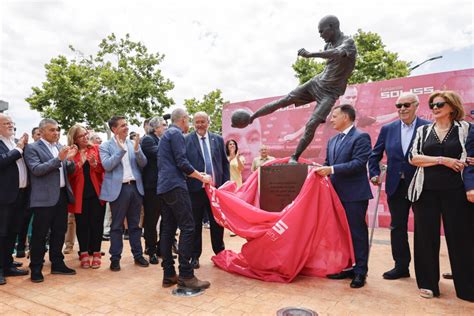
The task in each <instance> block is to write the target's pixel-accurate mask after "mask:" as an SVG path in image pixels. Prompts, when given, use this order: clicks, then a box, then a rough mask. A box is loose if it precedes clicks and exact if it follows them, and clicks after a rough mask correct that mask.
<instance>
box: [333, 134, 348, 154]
mask: <svg viewBox="0 0 474 316" xmlns="http://www.w3.org/2000/svg"><path fill="white" fill-rule="evenodd" d="M344 135H345V134H344V133H339V135H337V138H336V142H335V144H334V155H335V154H336V153H337V152H338V150H339V147H340V146H341V143H342V139H343V138H344Z"/></svg>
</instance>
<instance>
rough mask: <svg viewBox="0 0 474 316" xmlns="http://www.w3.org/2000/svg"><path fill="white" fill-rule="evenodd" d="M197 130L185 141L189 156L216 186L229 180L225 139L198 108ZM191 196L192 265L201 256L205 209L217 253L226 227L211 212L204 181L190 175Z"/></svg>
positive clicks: (220, 247) (212, 241)
mask: <svg viewBox="0 0 474 316" xmlns="http://www.w3.org/2000/svg"><path fill="white" fill-rule="evenodd" d="M193 123H194V130H195V131H194V132H192V133H190V134H188V135H187V136H186V138H185V141H186V157H188V160H189V162H190V163H191V165H192V166H193V167H194V169H196V170H197V171H199V172H203V173H206V174H208V175H210V176H211V177H212V179H213V183H214V185H215V186H216V187H219V186H221V185H222V184H224V183H225V182H226V181H228V180H229V161H228V160H227V156H226V154H225V148H224V139H223V138H222V137H221V136H219V135H217V134H214V133H210V132H209V131H208V129H209V123H210V120H209V115H207V114H206V113H205V112H197V113H195V114H194V118H193ZM187 184H188V190H189V196H190V198H191V204H192V207H193V218H194V248H193V257H192V259H191V265H192V266H193V268H195V269H197V268H199V257H200V256H201V253H202V218H203V215H204V213H206V214H207V215H208V217H209V222H210V226H211V227H210V228H211V229H210V230H211V243H212V250H213V251H214V253H215V254H218V253H219V252H221V251H222V250H224V248H225V246H224V228H223V227H221V226H220V225H218V224H217V223H216V221H215V219H214V216H213V215H212V212H211V204H210V202H209V198H208V197H207V194H206V190H205V189H204V185H203V184H202V182H200V181H198V180H195V179H193V178H188V179H187Z"/></svg>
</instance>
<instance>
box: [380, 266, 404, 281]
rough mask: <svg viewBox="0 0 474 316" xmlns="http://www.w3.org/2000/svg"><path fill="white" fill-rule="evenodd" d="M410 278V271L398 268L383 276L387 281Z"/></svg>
mask: <svg viewBox="0 0 474 316" xmlns="http://www.w3.org/2000/svg"><path fill="white" fill-rule="evenodd" d="M409 277H410V271H408V270H400V269H397V268H393V269H392V270H390V271H387V272H385V273H384V274H383V278H384V279H385V280H397V279H401V278H409Z"/></svg>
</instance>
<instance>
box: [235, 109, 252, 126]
mask: <svg viewBox="0 0 474 316" xmlns="http://www.w3.org/2000/svg"><path fill="white" fill-rule="evenodd" d="M250 117H251V113H250V112H249V111H246V110H236V111H234V113H232V117H231V123H232V124H231V126H232V127H237V128H245V127H247V126H248V125H249V124H250V123H252V122H251V121H250Z"/></svg>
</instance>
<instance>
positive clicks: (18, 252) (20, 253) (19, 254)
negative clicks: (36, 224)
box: [15, 249, 26, 258]
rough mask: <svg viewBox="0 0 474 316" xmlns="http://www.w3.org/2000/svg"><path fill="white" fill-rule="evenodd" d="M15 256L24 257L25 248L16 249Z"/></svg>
mask: <svg viewBox="0 0 474 316" xmlns="http://www.w3.org/2000/svg"><path fill="white" fill-rule="evenodd" d="M15 257H17V258H25V257H26V252H25V250H18V249H17V251H16V256H15Z"/></svg>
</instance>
